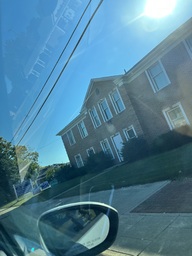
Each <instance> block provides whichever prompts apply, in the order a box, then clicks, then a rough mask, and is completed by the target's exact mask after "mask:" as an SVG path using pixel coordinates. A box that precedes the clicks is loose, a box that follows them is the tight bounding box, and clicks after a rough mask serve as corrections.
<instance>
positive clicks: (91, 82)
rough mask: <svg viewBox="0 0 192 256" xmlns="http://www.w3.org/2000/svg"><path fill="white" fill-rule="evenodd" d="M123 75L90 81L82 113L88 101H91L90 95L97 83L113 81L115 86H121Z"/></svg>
mask: <svg viewBox="0 0 192 256" xmlns="http://www.w3.org/2000/svg"><path fill="white" fill-rule="evenodd" d="M122 76H123V75H116V76H108V77H101V78H93V79H91V80H90V83H89V86H88V89H87V92H86V95H85V98H84V101H83V104H82V107H81V111H80V113H81V112H83V111H84V110H85V109H86V103H87V100H88V99H89V97H90V95H91V94H92V89H93V86H94V85H95V83H97V82H101V81H110V80H112V81H113V82H114V84H116V85H117V84H120V83H121V77H122Z"/></svg>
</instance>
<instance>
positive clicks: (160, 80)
mask: <svg viewBox="0 0 192 256" xmlns="http://www.w3.org/2000/svg"><path fill="white" fill-rule="evenodd" d="M154 81H155V84H156V86H157V88H158V89H161V88H163V87H165V86H166V85H167V78H166V77H165V75H164V73H160V74H159V75H158V76H156V77H155V78H154Z"/></svg>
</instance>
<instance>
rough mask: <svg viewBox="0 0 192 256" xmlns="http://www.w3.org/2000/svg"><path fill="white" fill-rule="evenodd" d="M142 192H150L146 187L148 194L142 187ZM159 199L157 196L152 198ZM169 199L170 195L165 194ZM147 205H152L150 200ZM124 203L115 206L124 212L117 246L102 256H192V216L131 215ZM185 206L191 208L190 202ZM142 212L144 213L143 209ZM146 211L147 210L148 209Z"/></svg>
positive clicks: (190, 214) (165, 214)
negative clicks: (188, 205) (149, 203)
mask: <svg viewBox="0 0 192 256" xmlns="http://www.w3.org/2000/svg"><path fill="white" fill-rule="evenodd" d="M154 185H155V184H154ZM156 185H157V184H156ZM164 185H166V184H162V187H163V186H164ZM174 186H175V184H174ZM172 187H173V185H172V183H170V184H169V185H168V186H166V187H165V188H163V189H162V190H161V191H160V192H159V193H157V195H160V194H163V191H165V192H166V191H169V189H170V188H172ZM136 188H138V186H136V187H135V189H136ZM140 189H141V190H142V191H143V192H144V191H145V192H146V189H147V188H146V185H144V186H143V189H144V190H143V189H142V187H141V188H140ZM126 192H127V197H128V196H129V195H131V193H130V192H131V191H126ZM154 192H155V190H154ZM178 193H179V191H178ZM144 194H145V193H144ZM157 195H156V194H154V196H152V197H151V198H154V197H155V196H157ZM165 196H168V195H165V193H164V197H165ZM182 196H183V195H182ZM134 199H135V198H134ZM146 201H150V198H149V199H148V200H146ZM122 202H123V203H122ZM124 202H125V201H124V200H121V202H119V204H117V202H114V205H113V206H115V207H116V209H118V208H119V209H120V216H119V221H120V223H119V231H118V235H117V239H116V241H115V243H114V244H113V246H112V247H111V248H110V249H109V250H107V251H106V252H104V253H102V254H101V255H103V256H109V255H110V256H111V255H112V256H119V255H132V256H133V255H134V256H136V255H140V256H157V255H158V256H159V255H161V256H167V255H171V256H172V255H173V256H177V255H178V256H183V255H184V256H191V255H192V213H141V212H140V213H133V212H131V211H132V210H133V208H132V209H131V207H129V211H128V208H127V206H126V204H125V203H124ZM185 203H186V204H187V198H186V201H185ZM144 204H145V203H143V204H141V205H144ZM151 207H152V205H151ZM137 208H138V207H137ZM137 208H136V209H137ZM139 209H140V210H141V207H140V208H139ZM143 209H144V210H145V207H144V208H143ZM148 211H149V209H148Z"/></svg>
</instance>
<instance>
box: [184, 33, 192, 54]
mask: <svg viewBox="0 0 192 256" xmlns="http://www.w3.org/2000/svg"><path fill="white" fill-rule="evenodd" d="M189 36H190V35H188V37H189ZM186 39H187V37H186ZM186 39H184V40H183V43H184V46H185V48H186V50H187V52H188V54H189V56H190V58H191V59H192V50H190V48H189V46H188V44H187V42H186Z"/></svg>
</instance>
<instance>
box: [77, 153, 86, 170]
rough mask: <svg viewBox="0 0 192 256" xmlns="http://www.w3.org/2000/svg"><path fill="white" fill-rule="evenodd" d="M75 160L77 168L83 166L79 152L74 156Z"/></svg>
mask: <svg viewBox="0 0 192 256" xmlns="http://www.w3.org/2000/svg"><path fill="white" fill-rule="evenodd" d="M75 161H76V164H77V167H78V168H80V167H83V166H84V163H83V160H82V158H81V155H80V154H78V155H76V156H75Z"/></svg>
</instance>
